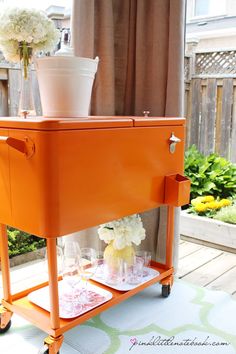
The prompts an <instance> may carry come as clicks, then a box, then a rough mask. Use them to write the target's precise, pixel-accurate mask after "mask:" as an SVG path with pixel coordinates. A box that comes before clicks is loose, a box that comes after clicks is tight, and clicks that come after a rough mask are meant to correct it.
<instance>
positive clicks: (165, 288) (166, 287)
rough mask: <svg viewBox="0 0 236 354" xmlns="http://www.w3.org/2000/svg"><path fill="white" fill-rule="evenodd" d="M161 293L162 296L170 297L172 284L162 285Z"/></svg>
mask: <svg viewBox="0 0 236 354" xmlns="http://www.w3.org/2000/svg"><path fill="white" fill-rule="evenodd" d="M161 295H162V297H168V296H169V295H170V284H168V285H162V288H161Z"/></svg>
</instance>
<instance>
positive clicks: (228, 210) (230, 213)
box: [214, 204, 236, 224]
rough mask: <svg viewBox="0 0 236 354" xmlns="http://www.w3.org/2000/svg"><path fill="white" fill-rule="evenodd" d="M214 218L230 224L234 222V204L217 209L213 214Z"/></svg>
mask: <svg viewBox="0 0 236 354" xmlns="http://www.w3.org/2000/svg"><path fill="white" fill-rule="evenodd" d="M214 219H217V220H220V221H224V222H228V223H230V224H236V204H234V205H231V206H228V207H225V208H222V209H221V210H219V211H218V212H217V213H216V215H215V216H214Z"/></svg>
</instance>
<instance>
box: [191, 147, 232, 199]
mask: <svg viewBox="0 0 236 354" xmlns="http://www.w3.org/2000/svg"><path fill="white" fill-rule="evenodd" d="M185 175H186V176H187V177H188V178H189V179H190V180H191V195H190V199H194V198H196V197H198V196H204V195H212V196H214V197H219V198H229V197H232V198H236V165H235V164H233V163H231V162H230V161H227V160H226V159H225V158H223V157H220V156H219V155H217V154H211V155H209V156H204V155H202V154H201V153H200V152H199V151H198V150H197V148H196V146H195V145H192V146H191V147H190V148H189V149H188V150H187V151H186V152H185Z"/></svg>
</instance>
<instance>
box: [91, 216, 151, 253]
mask: <svg viewBox="0 0 236 354" xmlns="http://www.w3.org/2000/svg"><path fill="white" fill-rule="evenodd" d="M98 235H99V238H100V239H101V240H103V241H105V242H106V243H110V242H111V241H113V246H114V248H116V249H122V248H124V247H126V246H131V244H132V243H134V244H135V245H137V246H138V245H140V243H141V241H142V240H144V239H145V236H146V233H145V229H144V227H143V223H142V220H141V218H140V216H139V215H137V214H134V215H131V216H125V217H124V218H121V219H118V220H114V221H112V222H108V223H106V224H103V225H100V227H99V229H98Z"/></svg>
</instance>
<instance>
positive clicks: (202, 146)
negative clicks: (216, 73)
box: [198, 85, 207, 154]
mask: <svg viewBox="0 0 236 354" xmlns="http://www.w3.org/2000/svg"><path fill="white" fill-rule="evenodd" d="M201 99H202V102H201V119H200V133H199V144H198V148H199V150H200V152H201V153H202V154H205V149H206V138H205V134H206V125H207V123H206V121H207V86H206V85H202V97H201Z"/></svg>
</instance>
